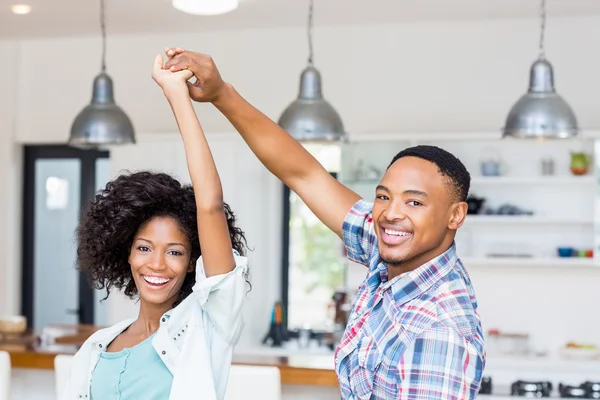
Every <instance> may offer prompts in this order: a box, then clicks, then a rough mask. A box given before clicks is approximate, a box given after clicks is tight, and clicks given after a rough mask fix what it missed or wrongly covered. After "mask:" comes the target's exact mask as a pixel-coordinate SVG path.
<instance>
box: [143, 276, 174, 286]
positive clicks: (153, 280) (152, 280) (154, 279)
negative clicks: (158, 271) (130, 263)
mask: <svg viewBox="0 0 600 400" xmlns="http://www.w3.org/2000/svg"><path fill="white" fill-rule="evenodd" d="M143 278H144V280H145V281H146V282H148V283H151V284H153V285H163V284H165V283H167V282H169V281H170V280H171V279H169V278H160V277H158V276H145V275H143Z"/></svg>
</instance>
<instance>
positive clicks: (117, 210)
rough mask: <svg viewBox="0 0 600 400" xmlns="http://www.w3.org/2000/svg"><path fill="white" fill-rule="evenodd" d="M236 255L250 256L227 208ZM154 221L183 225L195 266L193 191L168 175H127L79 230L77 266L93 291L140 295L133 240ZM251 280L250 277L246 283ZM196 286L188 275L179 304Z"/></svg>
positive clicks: (91, 206)
mask: <svg viewBox="0 0 600 400" xmlns="http://www.w3.org/2000/svg"><path fill="white" fill-rule="evenodd" d="M224 208H225V214H226V216H227V225H228V226H229V232H230V234H231V244H232V247H233V249H235V250H237V252H238V253H239V254H240V255H245V254H246V251H245V250H246V247H247V243H246V238H245V236H244V232H243V231H242V230H241V229H240V228H238V227H237V226H236V217H235V214H234V213H233V212H232V211H231V208H230V207H229V205H227V204H224ZM154 217H171V218H174V219H175V220H176V221H177V222H178V223H179V225H180V228H181V229H182V231H183V232H184V233H185V234H186V235H187V237H188V238H189V240H190V243H191V246H192V252H191V261H192V262H195V261H196V260H197V259H198V257H199V256H200V254H201V253H202V252H201V249H200V243H199V241H198V225H197V216H196V200H195V198H194V191H193V189H192V187H191V186H190V185H182V184H181V183H180V182H179V181H178V180H176V179H175V178H173V177H171V176H170V175H167V174H164V173H155V172H149V171H144V172H135V173H125V174H123V175H121V176H119V177H117V178H116V179H114V180H112V181H110V182H109V183H108V184H107V185H106V187H105V188H104V189H103V190H102V191H100V192H99V193H98V194H97V195H96V196H95V198H94V199H93V200H91V201H90V202H89V203H88V204H87V206H86V207H85V208H84V210H83V212H82V215H81V220H80V223H79V227H78V228H77V231H76V235H77V266H78V268H79V269H80V270H82V271H84V272H86V273H87V275H88V278H89V280H90V283H91V285H92V286H93V287H94V288H95V289H104V288H106V290H107V294H106V297H108V295H109V294H110V290H111V289H113V288H116V289H118V290H122V291H123V293H125V295H126V296H128V297H130V298H135V296H136V295H137V294H138V291H137V288H136V286H135V281H134V280H133V276H132V274H131V267H130V265H129V262H128V258H129V252H130V249H131V246H132V243H133V239H134V237H135V235H136V233H137V232H138V230H139V229H140V227H141V226H142V225H143V224H144V223H146V222H147V221H149V220H150V219H151V218H154ZM246 279H247V277H246ZM195 282H196V275H195V273H188V274H187V276H186V278H185V280H184V282H183V286H182V288H181V294H180V296H179V299H178V300H177V302H176V304H177V303H179V302H180V301H181V300H183V299H184V298H186V297H187V296H188V295H189V294H190V293H191V292H192V287H193V286H194V283H195Z"/></svg>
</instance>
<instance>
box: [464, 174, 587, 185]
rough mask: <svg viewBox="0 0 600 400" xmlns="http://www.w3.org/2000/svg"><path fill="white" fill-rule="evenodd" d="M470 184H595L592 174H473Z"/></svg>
mask: <svg viewBox="0 0 600 400" xmlns="http://www.w3.org/2000/svg"><path fill="white" fill-rule="evenodd" d="M471 184H472V185H517V184H518V185H590V186H592V185H595V184H596V177H595V176H594V175H583V176H574V175H556V176H474V177H472V178H471Z"/></svg>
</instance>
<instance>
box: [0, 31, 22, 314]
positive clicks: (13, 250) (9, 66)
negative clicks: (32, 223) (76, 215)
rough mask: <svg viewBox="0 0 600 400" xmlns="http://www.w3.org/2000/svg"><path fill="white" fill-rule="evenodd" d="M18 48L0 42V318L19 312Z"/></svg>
mask: <svg viewBox="0 0 600 400" xmlns="http://www.w3.org/2000/svg"><path fill="white" fill-rule="evenodd" d="M18 50H19V48H18V46H17V44H16V43H14V42H7V41H0V53H2V54H4V55H7V57H6V59H5V61H6V62H2V63H0V188H1V190H2V192H3V194H1V195H0V315H3V314H8V313H10V312H12V310H17V309H19V308H20V293H19V288H20V282H21V275H20V268H19V267H18V266H19V265H20V259H21V254H20V236H19V235H20V226H21V224H20V223H21V214H20V204H21V203H20V199H21V185H20V176H21V149H20V146H18V145H17V144H15V140H14V132H15V129H14V128H15V119H16V118H15V111H16V108H15V103H16V102H15V96H16V93H17V85H16V77H17V74H18V73H17V68H16V67H17V64H16V63H15V62H13V61H14V60H16V57H17V56H18Z"/></svg>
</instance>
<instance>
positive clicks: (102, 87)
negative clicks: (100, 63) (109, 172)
mask: <svg viewBox="0 0 600 400" xmlns="http://www.w3.org/2000/svg"><path fill="white" fill-rule="evenodd" d="M113 93H114V91H113V82H112V79H111V78H110V76H108V75H107V74H106V73H104V72H102V73H100V74H99V75H98V76H96V78H95V79H94V88H93V94H92V101H91V103H90V104H89V105H87V106H86V107H85V108H84V109H83V110H82V111H81V112H80V113H79V114H78V115H77V117H76V118H75V121H74V122H73V125H72V126H71V136H70V138H69V144H70V145H71V146H75V147H82V148H98V147H104V146H107V145H119V144H129V143H135V134H134V129H133V124H132V123H131V120H130V119H129V117H127V114H125V112H124V111H123V110H122V109H121V108H120V107H119V106H117V105H116V104H115V101H114V94H113Z"/></svg>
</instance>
